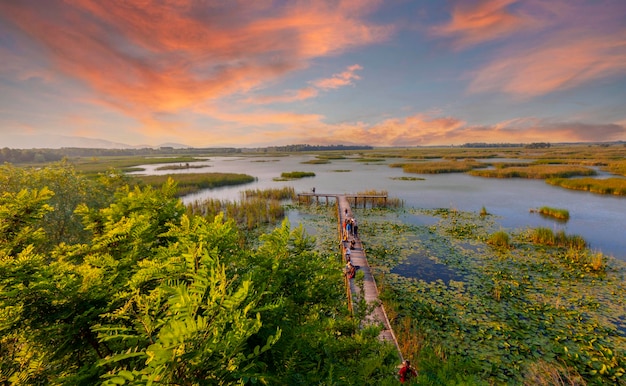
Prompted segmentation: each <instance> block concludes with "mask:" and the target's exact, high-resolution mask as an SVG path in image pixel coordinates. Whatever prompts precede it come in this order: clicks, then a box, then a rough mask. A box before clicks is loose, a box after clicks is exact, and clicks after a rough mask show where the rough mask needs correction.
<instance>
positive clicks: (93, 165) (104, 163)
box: [68, 156, 205, 175]
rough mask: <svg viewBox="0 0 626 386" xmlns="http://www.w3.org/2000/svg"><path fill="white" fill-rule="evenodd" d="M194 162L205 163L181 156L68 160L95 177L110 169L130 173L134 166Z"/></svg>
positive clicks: (197, 159)
mask: <svg viewBox="0 0 626 386" xmlns="http://www.w3.org/2000/svg"><path fill="white" fill-rule="evenodd" d="M194 161H205V159H202V158H196V157H190V156H179V157H145V156H128V157H115V156H108V157H84V158H73V159H71V160H68V162H70V163H71V164H73V165H74V167H75V168H76V170H78V171H80V172H82V173H85V174H89V175H94V174H97V173H104V172H106V171H107V170H109V169H120V170H122V171H125V172H126V171H129V170H132V169H130V168H131V167H133V166H138V165H153V164H164V163H186V162H194Z"/></svg>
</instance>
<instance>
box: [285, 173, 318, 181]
mask: <svg viewBox="0 0 626 386" xmlns="http://www.w3.org/2000/svg"><path fill="white" fill-rule="evenodd" d="M280 177H281V178H284V179H289V180H295V179H298V178H304V177H315V173H313V172H282V173H281V174H280Z"/></svg>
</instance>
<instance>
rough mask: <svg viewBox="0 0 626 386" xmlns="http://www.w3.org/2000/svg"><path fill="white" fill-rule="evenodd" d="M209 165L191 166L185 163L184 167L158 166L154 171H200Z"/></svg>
mask: <svg viewBox="0 0 626 386" xmlns="http://www.w3.org/2000/svg"><path fill="white" fill-rule="evenodd" d="M210 166H211V165H206V164H202V165H192V164H189V163H185V164H184V165H181V164H179V165H165V166H159V167H158V168H156V169H155V170H184V169H201V168H208V167H210Z"/></svg>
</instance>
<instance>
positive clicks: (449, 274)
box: [391, 253, 464, 283]
mask: <svg viewBox="0 0 626 386" xmlns="http://www.w3.org/2000/svg"><path fill="white" fill-rule="evenodd" d="M391 273H395V274H397V275H400V276H404V277H407V278H412V279H418V280H424V281H425V282H435V281H437V280H441V281H443V282H444V283H449V282H450V280H454V281H463V280H464V277H463V275H460V274H458V273H457V272H456V271H454V270H453V269H450V268H449V267H448V266H447V265H444V264H441V263H437V262H435V261H433V260H431V259H430V258H429V257H428V256H426V255H423V254H421V253H413V254H411V255H409V256H408V258H407V260H406V262H405V263H402V264H399V265H398V266H396V267H395V268H393V269H392V270H391Z"/></svg>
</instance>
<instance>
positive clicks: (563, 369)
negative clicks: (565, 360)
mask: <svg viewBox="0 0 626 386" xmlns="http://www.w3.org/2000/svg"><path fill="white" fill-rule="evenodd" d="M524 385H525V386H586V385H587V382H585V380H584V379H583V377H582V376H581V375H580V374H579V373H578V371H576V369H574V368H572V367H570V366H564V365H563V364H560V363H554V362H547V361H545V360H543V359H538V360H537V361H535V362H532V363H530V364H529V365H528V366H527V367H526V370H525V372H524Z"/></svg>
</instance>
